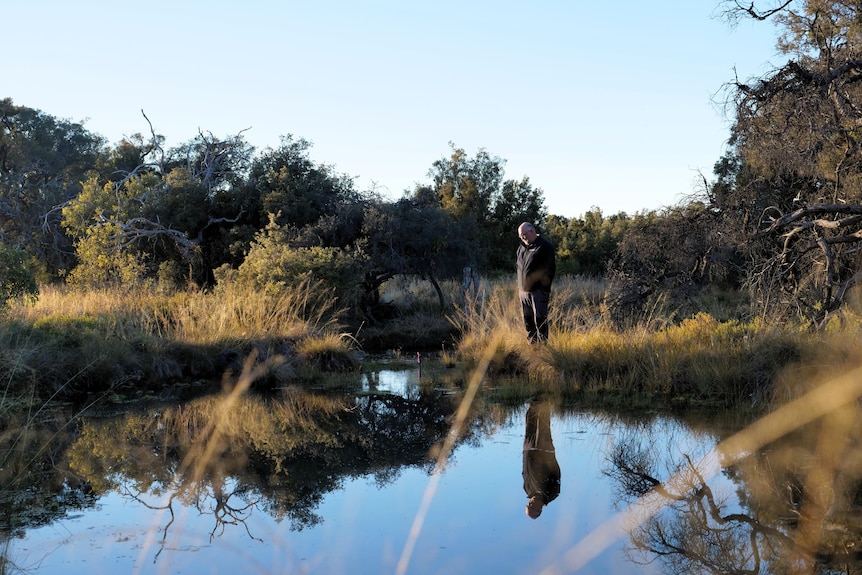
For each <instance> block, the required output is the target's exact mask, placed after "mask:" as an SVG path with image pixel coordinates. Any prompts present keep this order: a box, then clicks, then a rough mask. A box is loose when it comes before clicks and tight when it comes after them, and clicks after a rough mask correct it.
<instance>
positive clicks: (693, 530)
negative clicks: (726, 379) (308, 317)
mask: <svg viewBox="0 0 862 575" xmlns="http://www.w3.org/2000/svg"><path fill="white" fill-rule="evenodd" d="M357 377H358V378H359V381H358V383H357V385H356V386H355V387H354V388H353V389H350V390H349V391H343V392H341V393H338V394H332V393H327V394H322V393H317V394H315V393H310V392H308V391H301V390H297V389H287V390H283V392H282V393H280V394H278V395H276V396H270V397H263V398H261V397H256V396H254V395H246V396H242V397H237V398H235V401H233V402H230V401H227V400H226V399H225V398H224V397H221V396H208V397H203V398H199V399H197V400H193V401H190V402H186V403H182V404H176V405H164V404H161V405H151V406H149V407H147V408H145V409H141V410H136V411H135V412H131V413H122V414H117V415H113V416H106V415H101V416H98V417H97V416H88V417H80V418H78V419H76V421H75V429H74V430H70V433H69V434H68V435H67V436H66V437H67V438H66V439H65V440H63V441H60V442H59V443H52V444H51V446H50V447H49V448H44V447H38V446H40V445H42V444H41V443H40V441H41V440H40V438H45V437H47V438H52V441H55V440H54V439H53V438H56V437H58V436H59V435H61V434H60V432H59V431H58V429H57V428H58V427H62V425H61V424H56V425H54V426H53V428H51V429H48V430H47V432H46V431H45V430H41V433H42V435H33V436H31V437H29V438H28V439H26V440H23V439H21V438H20V437H19V438H18V439H16V440H14V444H15V445H16V446H20V445H22V444H29V445H31V446H37V447H38V449H36V450H35V452H34V451H33V450H31V451H26V450H24V451H20V452H21V453H26V454H27V455H25V456H24V459H25V460H26V461H25V463H24V464H18V463H12V462H11V461H9V460H8V458H7V466H6V467H4V470H5V471H6V475H5V476H4V481H5V482H6V485H7V486H8V485H10V481H11V480H10V475H9V473H10V470H12V469H13V468H15V469H17V471H15V477H19V478H20V477H22V476H23V475H24V474H25V473H26V474H29V475H27V477H28V478H29V479H28V480H27V482H28V483H27V485H25V486H23V487H19V488H18V489H14V490H13V489H6V491H5V495H4V501H3V517H2V519H3V521H4V523H5V528H4V529H3V531H2V532H3V534H4V537H5V541H4V546H3V547H2V549H3V559H4V563H3V566H4V568H5V569H4V570H3V572H4V573H5V572H18V571H21V572H38V573H63V574H64V575H69V574H75V573H81V574H85V573H86V574H88V575H91V574H94V573H111V574H117V573H171V574H180V573H195V574H198V573H226V572H235V573H314V574H316V573H333V574H335V573H339V574H340V573H351V574H361V573H369V574H372V573H373V574H380V573H394V574H395V573H416V574H431V573H444V574H447V575H451V574H459V573H464V574H475V573H524V574H532V573H548V574H550V573H574V572H577V573H588V574H603V575H604V574H609V573H621V574H658V573H716V572H721V573H743V572H745V573H837V572H841V573H845V572H846V573H850V572H860V571H858V569H859V568H860V565H862V564H860V563H859V562H858V545H859V543H860V538H859V533H860V530H862V515H859V514H858V513H857V512H856V510H857V505H858V501H857V499H858V491H859V484H860V482H859V474H858V473H857V472H856V469H857V468H858V466H856V463H857V461H858V460H859V458H858V456H857V453H856V451H855V450H853V451H847V450H845V445H844V444H842V449H841V450H840V451H841V462H840V463H836V464H835V465H833V466H832V468H831V469H832V470H833V473H832V474H831V475H830V476H829V477H828V478H825V479H829V480H830V481H829V491H830V493H831V497H832V499H831V500H830V501H829V504H828V509H825V508H824V509H823V513H821V514H820V515H818V516H816V519H817V520H818V521H817V525H818V526H819V530H818V532H817V533H816V534H815V535H813V536H812V535H810V534H809V535H808V537H809V538H808V539H806V538H803V537H802V532H803V531H804V530H805V529H809V530H810V527H811V524H812V522H811V521H810V519H811V518H812V517H814V515H812V513H814V512H812V511H810V509H809V508H806V506H805V504H804V502H805V501H807V500H808V499H809V497H808V496H804V494H810V498H811V499H812V500H816V499H817V497H815V496H814V495H816V494H817V493H821V492H822V491H823V490H821V489H819V488H818V487H817V486H816V485H812V484H811V476H812V474H811V473H805V472H803V471H804V470H808V471H810V470H811V469H812V468H814V467H816V466H817V465H818V464H819V463H823V462H822V459H823V457H824V455H823V452H822V450H821V451H818V448H817V441H818V438H819V440H820V441H821V442H822V441H823V435H822V433H820V435H818V432H816V433H814V435H813V437H814V439H811V437H812V435H811V434H810V433H807V432H805V430H802V429H801V430H799V433H798V434H795V435H793V436H787V437H784V438H781V439H780V440H777V441H775V442H771V443H770V445H769V446H768V448H764V449H762V450H758V451H757V452H751V453H744V454H741V455H740V456H739V457H736V458H735V459H734V460H733V461H732V462H730V464H728V461H727V460H725V461H724V462H723V466H722V465H719V464H717V462H718V461H719V459H721V454H717V452H716V451H715V450H714V448H715V447H716V445H717V444H719V442H721V441H722V440H725V439H726V438H728V437H731V436H732V434H734V433H735V432H736V431H738V430H739V429H740V428H741V427H743V426H744V423H745V422H743V421H739V420H738V418H735V417H733V416H732V414H712V415H711V416H710V417H708V418H703V417H701V418H698V417H686V418H682V417H675V416H671V415H661V414H642V415H631V414H628V415H621V414H615V413H612V412H608V411H597V410H589V409H582V408H578V407H577V406H564V405H559V404H556V403H554V402H550V401H547V400H545V399H542V398H535V399H533V400H531V401H527V402H525V403H523V404H522V403H518V404H515V405H506V404H503V403H500V402H495V401H491V400H489V399H487V397H489V396H490V394H484V393H481V392H480V393H479V395H478V396H477V397H476V399H475V400H474V401H473V404H472V407H471V409H470V410H469V412H466V418H465V420H464V425H463V427H462V429H461V433H460V434H459V435H458V436H457V437H455V436H454V435H453V434H451V433H450V429H451V425H452V422H453V421H457V417H458V413H459V412H458V407H459V405H460V399H461V397H462V393H461V392H462V390H461V389H459V388H458V387H457V386H450V385H446V384H443V383H441V382H435V381H431V382H428V381H426V380H427V378H426V380H423V379H422V378H421V377H420V374H419V372H418V371H417V370H415V369H400V368H393V369H386V370H383V371H379V372H375V373H372V374H363V375H361V376H357ZM857 419H858V418H857ZM847 425H848V427H847V428H846V429H844V432H845V433H844V437H851V436H855V434H856V429H855V425H856V424H855V423H853V422H850V423H848V424H847ZM32 427H33V428H34V429H33V431H34V433H35V432H37V431H39V430H37V429H35V427H36V426H32ZM49 427H51V426H49ZM64 429H67V430H68V426H66V427H65V428H64ZM818 430H819V432H822V429H821V428H818ZM9 437H11V436H9V434H8V433H7V441H9V439H8V438H9ZM447 440H448V441H450V442H451V452H450V453H449V452H447ZM851 443H852V444H855V441H848V442H847V444H846V447H847V448H848V449H849V446H850V444H851ZM9 445H11V444H9ZM16 449H17V448H16ZM447 454H448V457H445V456H446V455H447ZM725 455H726V454H725ZM818 457H819V458H820V460H818V459H817V458H818ZM25 467H26V470H25ZM557 478H558V480H557ZM531 486H532V487H531ZM528 491H530V492H531V494H533V495H536V494H538V495H536V497H535V498H533V500H532V503H531V504H528V503H529V501H530V500H529V499H528ZM839 494H842V495H841V497H839ZM843 494H847V495H846V496H844V495H843ZM543 497H544V498H545V499H547V500H548V501H547V502H546V504H545V505H541V503H542V501H541V499H542V498H543ZM806 518H807V519H809V521H804V519H806ZM811 537H813V539H812V538H811ZM812 541H814V543H812ZM851 568H852V569H853V570H851Z"/></svg>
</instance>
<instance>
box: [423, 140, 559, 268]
mask: <svg viewBox="0 0 862 575" xmlns="http://www.w3.org/2000/svg"><path fill="white" fill-rule="evenodd" d="M449 145H450V147H451V149H452V153H451V154H450V155H449V157H444V158H441V159H440V160H437V161H436V162H434V163H433V165H432V167H431V169H430V170H429V172H428V175H429V177H431V180H432V184H431V189H432V190H433V192H434V194H435V195H436V196H437V199H438V202H439V205H440V207H441V208H442V209H443V210H445V211H446V212H447V213H448V214H450V215H451V216H452V217H453V218H454V219H455V220H456V221H457V222H458V225H459V227H460V228H461V233H462V235H464V236H465V237H466V238H468V239H469V240H470V242H471V243H472V244H474V245H475V246H476V248H477V249H475V250H474V251H473V252H472V253H470V254H468V256H467V257H466V258H465V260H464V261H463V263H462V265H470V266H479V267H487V268H490V269H509V268H511V267H512V265H513V264H512V261H513V258H514V252H515V249H516V248H517V245H518V244H517V241H518V239H517V233H516V230H517V227H518V224H520V223H521V222H523V221H531V222H534V223H535V224H537V225H538V226H539V227H540V228H541V226H542V224H543V222H544V219H545V217H546V215H547V214H546V210H545V206H544V197H543V192H542V190H541V189H540V188H534V187H533V186H532V184H531V183H530V180H529V178H528V177H526V176H525V177H524V178H523V179H521V180H520V181H517V180H505V181H504V179H503V178H504V175H505V170H504V167H505V160H503V159H502V158H500V157H498V156H493V155H491V154H489V153H488V152H487V151H486V150H485V149H480V150H479V151H478V152H477V153H476V155H475V156H474V157H472V158H471V157H470V156H469V155H468V154H467V153H466V152H465V151H464V150H463V149H462V148H456V147H455V145H454V144H453V143H451V142H450V144H449ZM419 190H420V189H419V188H418V189H417V191H416V192H415V193H418V192H419Z"/></svg>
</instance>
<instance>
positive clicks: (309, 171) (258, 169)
mask: <svg viewBox="0 0 862 575" xmlns="http://www.w3.org/2000/svg"><path fill="white" fill-rule="evenodd" d="M310 147H311V143H310V142H308V141H307V140H304V139H302V138H300V139H294V138H293V137H292V136H290V135H288V136H284V137H283V138H282V143H281V146H280V147H279V148H277V149H276V150H267V151H266V152H265V153H264V154H263V155H262V156H261V157H260V158H258V159H257V160H256V161H255V162H254V163H253V165H252V166H251V170H250V175H249V182H248V185H249V186H250V187H251V188H252V189H254V190H255V191H256V192H257V193H259V194H260V201H261V209H262V214H278V216H277V218H276V222H277V223H278V224H280V225H286V224H287V225H292V226H294V227H297V228H301V227H303V226H307V225H310V224H314V223H315V222H317V221H318V220H319V219H320V218H321V217H322V216H325V215H328V214H331V213H333V212H334V211H335V210H336V208H337V206H338V205H339V204H341V203H342V202H345V201H355V200H357V199H358V198H357V194H356V193H355V191H354V190H353V179H352V178H350V177H347V176H342V175H338V174H336V173H335V172H334V170H333V169H332V168H331V167H329V166H326V165H323V164H315V163H314V162H312V160H311V159H310V158H309V155H308V150H309V148H310Z"/></svg>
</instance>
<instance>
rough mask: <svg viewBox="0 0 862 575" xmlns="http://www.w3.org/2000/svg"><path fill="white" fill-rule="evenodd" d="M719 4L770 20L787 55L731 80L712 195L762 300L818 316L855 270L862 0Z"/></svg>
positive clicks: (854, 278)
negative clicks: (730, 164) (723, 173)
mask: <svg viewBox="0 0 862 575" xmlns="http://www.w3.org/2000/svg"><path fill="white" fill-rule="evenodd" d="M721 6H722V8H723V10H724V12H723V13H724V15H725V16H726V17H727V18H728V19H729V20H730V21H732V22H733V21H737V20H739V19H742V18H754V19H756V20H763V21H772V22H774V23H775V25H776V26H777V27H778V30H779V39H778V42H777V47H778V49H779V51H780V52H781V53H782V54H784V55H785V56H786V57H787V59H786V63H784V64H783V65H781V66H780V67H777V68H775V69H773V70H772V71H770V72H769V73H767V74H765V75H764V76H762V77H760V78H756V79H753V80H750V81H741V80H739V79H737V80H736V81H734V82H732V83H730V84H729V88H730V92H729V95H730V97H729V99H728V102H729V104H730V105H731V106H732V113H733V114H734V126H733V130H732V137H731V143H732V145H733V152H732V153H731V154H730V156H732V157H733V161H735V162H736V170H735V171H734V175H735V181H733V182H732V185H719V186H718V188H717V189H716V190H715V194H714V197H713V198H711V199H712V200H714V204H713V205H714V207H717V208H720V209H722V210H724V211H725V213H728V214H734V216H735V218H734V221H735V222H736V223H737V225H740V229H741V228H743V227H744V228H745V232H746V233H747V234H748V235H747V241H746V242H740V245H741V246H744V247H745V248H746V249H747V252H748V255H749V257H750V267H749V270H748V278H749V283H750V286H751V287H752V289H753V291H754V293H755V294H756V296H757V297H756V298H755V299H756V301H757V302H759V303H760V304H761V308H760V311H761V312H762V313H769V312H775V311H781V312H783V313H785V314H787V313H796V314H798V315H800V316H802V317H804V318H805V319H806V320H810V321H811V322H813V324H814V325H817V326H823V325H824V324H825V323H826V321H828V319H829V318H830V317H832V316H833V315H834V314H835V312H836V311H838V310H839V309H840V308H841V307H842V305H844V304H845V303H846V301H847V299H848V294H849V292H850V289H851V288H852V287H853V286H855V285H856V284H857V283H858V282H859V280H860V279H862V271H860V263H862V260H860V248H862V140H860V136H862V133H860V128H862V82H860V81H862V5H860V3H859V2H858V1H857V0H844V1H825V0H786V1H779V2H775V1H773V2H764V3H762V4H761V3H759V2H750V1H749V0H745V1H744V2H743V1H740V0H728V1H726V2H723V3H722V4H721ZM724 167H725V168H726V167H727V166H726V165H725V166H724ZM719 183H721V182H719ZM724 183H727V181H725V182H724Z"/></svg>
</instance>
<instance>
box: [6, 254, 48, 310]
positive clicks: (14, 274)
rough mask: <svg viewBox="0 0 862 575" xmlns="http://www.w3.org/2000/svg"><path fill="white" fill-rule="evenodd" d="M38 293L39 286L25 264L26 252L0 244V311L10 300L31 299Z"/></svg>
mask: <svg viewBox="0 0 862 575" xmlns="http://www.w3.org/2000/svg"><path fill="white" fill-rule="evenodd" d="M38 295H39V286H37V285H36V280H35V278H34V277H33V274H32V273H31V272H30V269H29V267H28V265H27V254H26V253H25V252H24V251H23V250H19V249H16V248H13V247H8V246H6V245H3V244H0V311H2V310H3V309H5V308H6V306H7V305H8V303H9V301H10V300H14V299H18V298H22V299H25V300H33V299H35V298H36V297H38Z"/></svg>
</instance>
